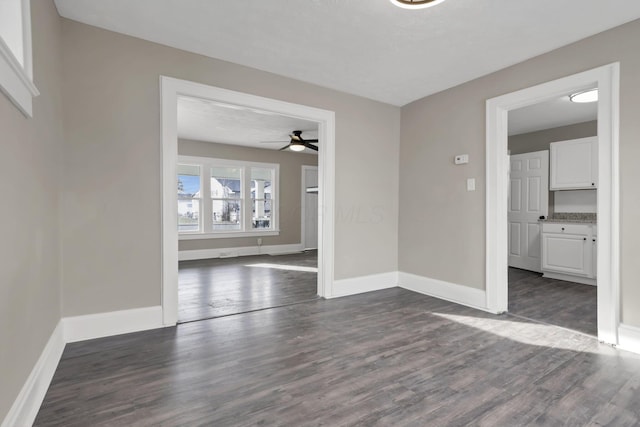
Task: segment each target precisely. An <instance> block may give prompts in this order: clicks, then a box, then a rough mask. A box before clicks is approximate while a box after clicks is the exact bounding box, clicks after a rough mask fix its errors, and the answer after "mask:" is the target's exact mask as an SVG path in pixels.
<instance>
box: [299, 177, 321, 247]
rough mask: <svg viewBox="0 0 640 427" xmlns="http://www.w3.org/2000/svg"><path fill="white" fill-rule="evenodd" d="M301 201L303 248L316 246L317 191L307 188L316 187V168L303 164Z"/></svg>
mask: <svg viewBox="0 0 640 427" xmlns="http://www.w3.org/2000/svg"><path fill="white" fill-rule="evenodd" d="M302 177H303V179H302V201H303V203H304V217H303V218H302V229H303V236H304V241H303V242H302V243H303V244H304V248H305V249H317V248H318V192H317V191H316V192H308V191H306V190H307V188H313V187H315V188H317V187H318V168H317V167H312V166H303V169H302Z"/></svg>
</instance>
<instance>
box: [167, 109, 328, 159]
mask: <svg viewBox="0 0 640 427" xmlns="http://www.w3.org/2000/svg"><path fill="white" fill-rule="evenodd" d="M294 130H301V131H303V133H302V137H303V138H305V139H315V138H317V137H318V125H317V124H316V123H315V122H311V121H308V120H302V119H298V118H295V117H287V116H282V115H280V114H275V113H270V112H266V111H261V110H255V109H251V108H246V107H238V106H233V105H227V104H220V103H216V102H212V101H208V100H204V99H198V98H188V97H179V98H178V137H180V138H185V139H194V140H197V141H208V142H217V143H221V144H233V145H243V146H246V147H256V148H263V149H270V150H278V149H280V148H282V147H284V146H285V145H287V144H288V143H289V139H290V138H289V134H291V132H293V131H294ZM261 141H282V142H279V143H277V142H276V143H272V144H265V143H262V142H261ZM300 153H309V154H317V152H316V151H314V150H309V149H308V148H305V149H304V151H300Z"/></svg>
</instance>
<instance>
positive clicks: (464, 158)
mask: <svg viewBox="0 0 640 427" xmlns="http://www.w3.org/2000/svg"><path fill="white" fill-rule="evenodd" d="M453 162H454V163H455V164H456V165H464V164H466V163H469V155H468V154H458V155H457V156H455V157H454V158H453Z"/></svg>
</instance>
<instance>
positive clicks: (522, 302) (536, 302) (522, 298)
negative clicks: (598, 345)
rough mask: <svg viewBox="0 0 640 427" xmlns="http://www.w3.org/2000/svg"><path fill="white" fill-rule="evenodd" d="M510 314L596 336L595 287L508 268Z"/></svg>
mask: <svg viewBox="0 0 640 427" xmlns="http://www.w3.org/2000/svg"><path fill="white" fill-rule="evenodd" d="M509 313H513V314H517V315H520V316H524V317H528V318H530V319H534V320H538V321H541V322H546V323H550V324H552V325H558V326H562V327H565V328H568V329H573V330H576V331H579V332H582V333H585V334H589V335H593V336H597V335H598V312H597V288H596V287H595V286H589V285H583V284H580V283H573V282H565V281H563V280H555V279H548V278H545V277H542V274H540V273H535V272H533V271H527V270H520V269H518V268H509Z"/></svg>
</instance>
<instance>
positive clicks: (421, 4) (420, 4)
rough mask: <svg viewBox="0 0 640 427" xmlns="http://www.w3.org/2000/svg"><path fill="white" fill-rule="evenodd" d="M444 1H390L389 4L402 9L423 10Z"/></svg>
mask: <svg viewBox="0 0 640 427" xmlns="http://www.w3.org/2000/svg"><path fill="white" fill-rule="evenodd" d="M443 1H444V0H391V3H393V4H394V5H396V6H398V7H401V8H403V9H424V8H425V7H431V6H435V5H437V4H439V3H442V2H443Z"/></svg>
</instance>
